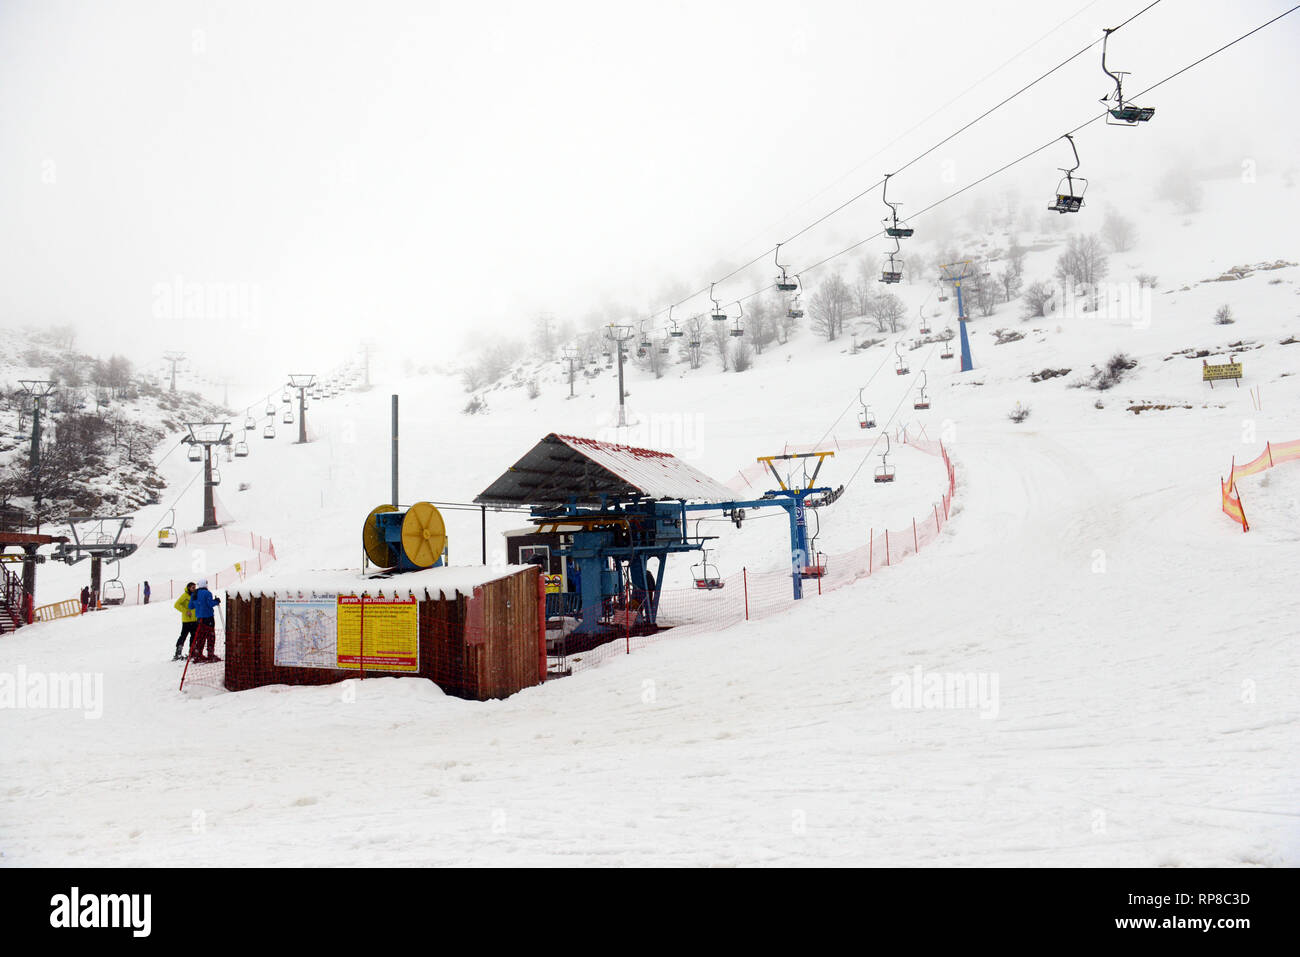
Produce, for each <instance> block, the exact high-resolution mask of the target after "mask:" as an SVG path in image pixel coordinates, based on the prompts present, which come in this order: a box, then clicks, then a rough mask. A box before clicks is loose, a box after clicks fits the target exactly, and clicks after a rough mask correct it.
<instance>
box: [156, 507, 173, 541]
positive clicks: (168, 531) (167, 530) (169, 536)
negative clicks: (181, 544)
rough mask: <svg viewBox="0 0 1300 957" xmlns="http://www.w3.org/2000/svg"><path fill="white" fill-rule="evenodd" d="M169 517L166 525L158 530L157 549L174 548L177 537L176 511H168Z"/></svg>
mask: <svg viewBox="0 0 1300 957" xmlns="http://www.w3.org/2000/svg"><path fill="white" fill-rule="evenodd" d="M168 511H170V512H171V517H170V518H168V519H167V524H166V525H164V526H163V527H162V528H160V529H158V547H159V548H175V547H176V541H177V538H178V536H177V535H176V509H174V508H173V509H169V510H168Z"/></svg>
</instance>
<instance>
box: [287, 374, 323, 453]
mask: <svg viewBox="0 0 1300 957" xmlns="http://www.w3.org/2000/svg"><path fill="white" fill-rule="evenodd" d="M315 384H316V376H315V375H314V374H313V373H295V374H290V376H289V388H291V389H297V390H298V444H299V445H306V444H307V390H308V389H310V388H311V387H312V386H313V385H315Z"/></svg>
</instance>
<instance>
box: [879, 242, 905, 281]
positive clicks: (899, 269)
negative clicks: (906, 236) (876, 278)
mask: <svg viewBox="0 0 1300 957" xmlns="http://www.w3.org/2000/svg"><path fill="white" fill-rule="evenodd" d="M900 248H901V247H900V246H899V245H898V239H897V238H895V239H894V251H893V252H892V253H890V254H889V265H888V266H887V267H885V268H884V269H882V270H881V271H880V281H881V282H883V283H889V284H891V285H892V284H893V283H896V282H901V281H902V279H903V260H902V259H901V258H899V256H898V252H899V249H900Z"/></svg>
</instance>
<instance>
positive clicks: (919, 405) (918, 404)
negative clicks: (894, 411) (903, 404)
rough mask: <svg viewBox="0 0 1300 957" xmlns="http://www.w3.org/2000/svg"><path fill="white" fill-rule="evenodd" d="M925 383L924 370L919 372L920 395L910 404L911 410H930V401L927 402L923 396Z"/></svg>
mask: <svg viewBox="0 0 1300 957" xmlns="http://www.w3.org/2000/svg"><path fill="white" fill-rule="evenodd" d="M926 381H927V376H926V372H925V370H924V369H922V370H921V392H920V394H919V395H918V396H917V398H916V401H915V402H913V403H912V408H914V409H928V408H930V400H929V399H928V398H926V395H925V384H926Z"/></svg>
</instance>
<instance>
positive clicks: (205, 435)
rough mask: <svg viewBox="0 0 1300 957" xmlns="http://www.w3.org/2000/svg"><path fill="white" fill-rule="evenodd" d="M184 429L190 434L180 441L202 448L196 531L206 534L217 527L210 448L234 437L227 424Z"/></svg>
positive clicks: (194, 424)
mask: <svg viewBox="0 0 1300 957" xmlns="http://www.w3.org/2000/svg"><path fill="white" fill-rule="evenodd" d="M185 427H186V428H187V429H189V430H190V434H189V435H187V436H186V437H185V438H184V439H182V440H181V441H183V442H185V443H186V444H188V445H192V446H202V447H203V524H202V525H200V526H199V527H198V529H197V531H200V532H206V531H208V530H209V529H212V528H217V527H218V522H217V508H216V503H215V502H214V501H213V497H212V490H213V489H214V488H215V487H216V485H217V483H218V481H219V479H216V478H214V477H213V471H212V447H213V446H222V445H229V444H230V443H231V442H232V441H233V440H234V438H235V436H234V433H233V432H231V431H230V423H229V422H187V423H186V425H185Z"/></svg>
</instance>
